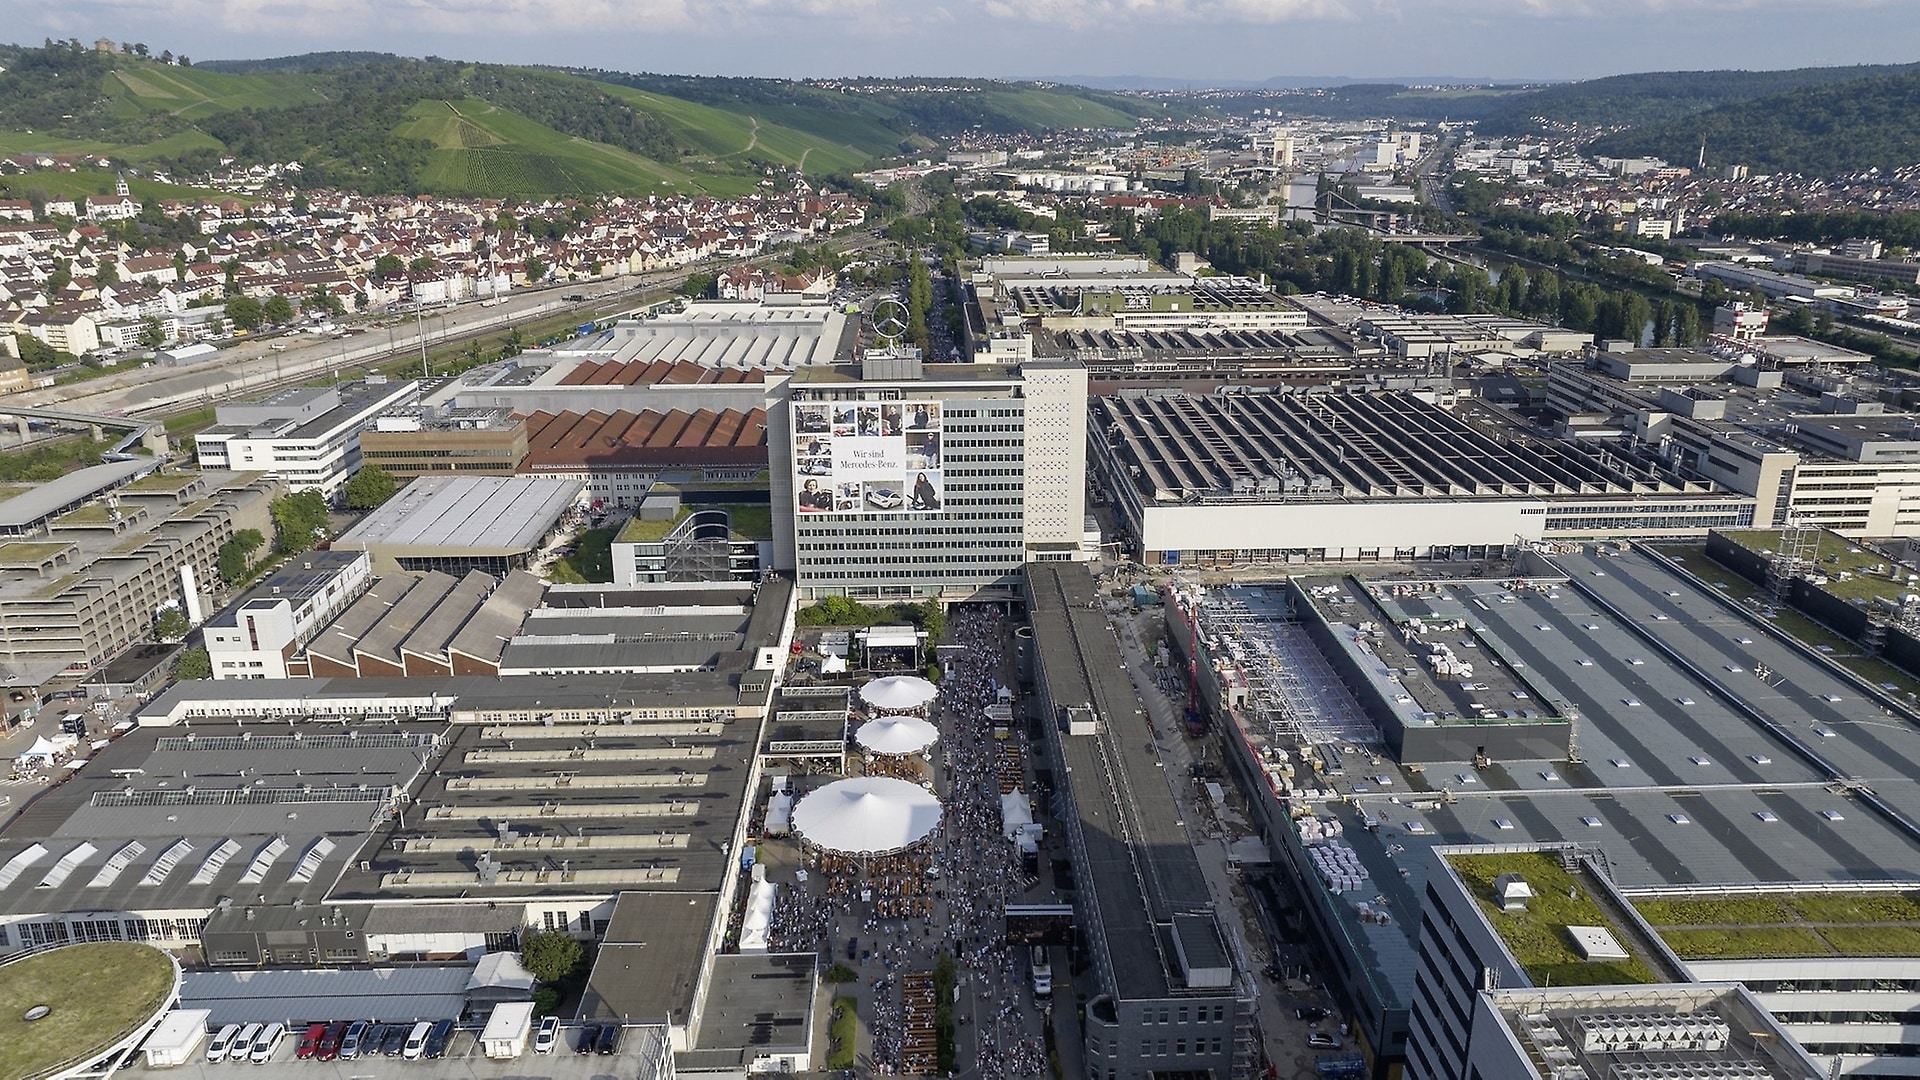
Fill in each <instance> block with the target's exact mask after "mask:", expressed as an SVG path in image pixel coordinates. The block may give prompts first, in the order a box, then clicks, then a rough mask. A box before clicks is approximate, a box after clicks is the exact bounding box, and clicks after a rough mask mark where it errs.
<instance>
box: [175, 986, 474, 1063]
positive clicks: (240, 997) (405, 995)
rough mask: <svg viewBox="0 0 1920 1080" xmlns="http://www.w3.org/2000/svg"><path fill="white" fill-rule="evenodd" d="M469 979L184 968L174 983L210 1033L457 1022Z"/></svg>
mask: <svg viewBox="0 0 1920 1080" xmlns="http://www.w3.org/2000/svg"><path fill="white" fill-rule="evenodd" d="M472 974H473V968H472V966H470V965H461V966H457V967H442V966H433V967H392V968H371V969H366V970H350V969H323V968H313V969H306V970H298V971H284V970H283V971H272V970H269V971H189V972H186V973H185V974H184V975H183V976H182V978H181V983H180V1007H181V1008H183V1009H209V1010H211V1011H212V1013H213V1015H212V1016H209V1017H207V1023H208V1024H209V1025H211V1026H212V1027H213V1028H215V1029H216V1030H217V1029H218V1028H219V1027H221V1026H222V1025H225V1024H252V1023H272V1022H274V1021H276V1020H278V1021H280V1022H282V1023H285V1022H286V1021H288V1020H291V1021H292V1022H293V1023H295V1024H302V1023H307V1024H311V1023H318V1022H320V1021H322V1020H340V1019H345V1018H349V1017H358V1018H370V1019H374V1020H379V1021H382V1022H399V1021H417V1020H440V1019H448V1020H457V1019H459V1017H460V1014H461V1012H462V1011H463V1010H465V1008H466V1004H467V979H468V978H469V977H470V976H472ZM291 1034H292V1035H293V1036H295V1037H297V1036H298V1035H299V1034H300V1033H299V1032H298V1031H294V1032H292V1033H291ZM289 1041H292V1040H291V1039H290V1040H289ZM196 1056H198V1055H196ZM288 1056H289V1057H291V1056H292V1055H291V1054H290V1053H289V1054H288ZM303 1064H304V1062H303Z"/></svg>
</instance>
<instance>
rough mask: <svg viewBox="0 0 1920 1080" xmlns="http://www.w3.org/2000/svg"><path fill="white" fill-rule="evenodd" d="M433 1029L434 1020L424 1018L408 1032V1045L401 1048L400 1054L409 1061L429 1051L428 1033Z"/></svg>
mask: <svg viewBox="0 0 1920 1080" xmlns="http://www.w3.org/2000/svg"><path fill="white" fill-rule="evenodd" d="M431 1031H433V1021H431V1020H422V1021H420V1022H419V1023H417V1024H415V1025H413V1030H412V1031H409V1032H407V1045H405V1046H403V1047H401V1048H400V1056H401V1057H403V1058H405V1059H407V1060H408V1061H414V1060H417V1059H418V1058H419V1057H420V1055H421V1054H424V1053H426V1052H427V1035H428V1033H430V1032H431Z"/></svg>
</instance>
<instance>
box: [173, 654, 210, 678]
mask: <svg viewBox="0 0 1920 1080" xmlns="http://www.w3.org/2000/svg"><path fill="white" fill-rule="evenodd" d="M173 677H174V678H176V679H180V680H182V681H184V680H187V679H211V678H213V657H212V656H211V655H209V654H208V653H207V650H205V649H203V648H201V647H200V646H198V645H196V646H194V647H193V648H191V649H187V650H185V651H183V652H182V653H181V654H180V656H179V658H178V659H176V660H175V661H174V662H173Z"/></svg>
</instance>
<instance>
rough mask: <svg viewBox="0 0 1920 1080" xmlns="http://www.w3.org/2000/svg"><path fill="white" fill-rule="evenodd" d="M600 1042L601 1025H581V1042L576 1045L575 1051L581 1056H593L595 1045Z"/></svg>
mask: <svg viewBox="0 0 1920 1080" xmlns="http://www.w3.org/2000/svg"><path fill="white" fill-rule="evenodd" d="M599 1041H600V1025H599V1024H582V1025H580V1041H579V1042H577V1043H575V1044H574V1051H575V1052H576V1053H581V1054H591V1053H593V1048H594V1045H595V1044H596V1043H598V1042H599Z"/></svg>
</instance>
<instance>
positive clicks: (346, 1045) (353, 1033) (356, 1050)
mask: <svg viewBox="0 0 1920 1080" xmlns="http://www.w3.org/2000/svg"><path fill="white" fill-rule="evenodd" d="M366 1036H367V1022H366V1021H365V1020H355V1021H354V1022H353V1023H351V1024H348V1025H347V1034H346V1037H345V1038H343V1039H341V1040H340V1060H341V1061H352V1060H353V1059H354V1058H357V1057H359V1056H360V1040H362V1039H364V1038H366Z"/></svg>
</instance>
